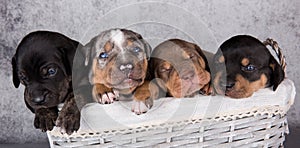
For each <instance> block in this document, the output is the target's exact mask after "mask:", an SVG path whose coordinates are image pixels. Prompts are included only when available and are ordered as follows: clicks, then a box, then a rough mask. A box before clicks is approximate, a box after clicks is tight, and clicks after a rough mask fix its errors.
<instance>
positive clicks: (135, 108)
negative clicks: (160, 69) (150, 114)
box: [131, 81, 159, 115]
mask: <svg viewBox="0 0 300 148" xmlns="http://www.w3.org/2000/svg"><path fill="white" fill-rule="evenodd" d="M158 97H159V87H158V86H157V85H156V84H155V83H152V82H150V81H145V82H144V83H143V84H142V85H141V86H139V87H138V88H137V89H136V90H135V92H134V99H133V104H132V109H131V110H132V112H134V113H135V114H137V115H139V114H142V113H146V112H147V111H148V110H149V109H150V108H151V107H152V106H153V101H154V100H155V99H157V98H158Z"/></svg>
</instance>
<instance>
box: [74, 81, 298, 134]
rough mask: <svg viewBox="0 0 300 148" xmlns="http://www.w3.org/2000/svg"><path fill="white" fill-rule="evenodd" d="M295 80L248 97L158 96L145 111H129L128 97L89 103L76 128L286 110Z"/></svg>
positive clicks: (100, 128) (121, 126) (122, 126)
mask: <svg viewBox="0 0 300 148" xmlns="http://www.w3.org/2000/svg"><path fill="white" fill-rule="evenodd" d="M295 94H296V92H295V87H294V83H293V82H292V81H291V80H289V79H285V80H284V81H283V82H282V83H281V84H280V85H279V87H278V89H277V90H276V91H275V92H274V91H272V90H271V88H265V89H261V90H259V91H257V92H255V93H254V94H253V96H252V97H250V98H244V99H232V98H229V97H223V96H202V95H197V96H196V97H193V98H181V99H174V98H161V99H159V100H155V101H154V106H153V107H152V108H151V109H150V110H149V111H148V112H147V113H145V114H142V115H135V114H134V113H133V112H131V103H132V102H130V101H128V102H124V101H119V102H114V103H113V104H108V105H101V104H97V103H92V104H88V105H87V106H85V108H84V109H83V110H82V119H81V128H80V130H79V132H87V131H90V132H91V131H92V132H93V131H95V132H96V131H109V130H112V129H114V130H117V129H128V128H137V127H143V126H147V125H149V126H151V125H159V124H166V123H176V122H180V121H187V120H192V119H199V118H200V119H211V118H213V119H216V120H220V119H224V118H228V117H230V118H234V117H235V116H234V115H236V116H242V115H243V114H247V115H253V114H258V113H260V112H262V113H272V112H274V109H272V108H274V107H276V110H279V111H276V112H277V113H278V114H285V113H286V111H287V110H288V109H289V107H290V105H292V104H293V102H294V98H295Z"/></svg>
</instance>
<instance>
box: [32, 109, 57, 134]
mask: <svg viewBox="0 0 300 148" xmlns="http://www.w3.org/2000/svg"><path fill="white" fill-rule="evenodd" d="M57 116H58V109H57V107H53V108H39V109H36V110H35V118H34V127H35V128H37V129H41V130H42V132H46V131H47V130H49V131H51V130H52V129H53V127H54V126H55V121H56V119H57Z"/></svg>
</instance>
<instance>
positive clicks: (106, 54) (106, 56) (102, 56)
mask: <svg viewBox="0 0 300 148" xmlns="http://www.w3.org/2000/svg"><path fill="white" fill-rule="evenodd" d="M99 58H100V59H106V58H108V53H106V52H102V53H100V55H99Z"/></svg>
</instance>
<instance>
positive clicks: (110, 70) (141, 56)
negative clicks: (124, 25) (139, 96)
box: [85, 29, 151, 93]
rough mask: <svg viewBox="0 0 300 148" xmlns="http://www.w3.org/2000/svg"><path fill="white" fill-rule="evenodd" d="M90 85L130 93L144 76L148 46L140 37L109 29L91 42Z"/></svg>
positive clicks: (89, 45)
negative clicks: (98, 85)
mask: <svg viewBox="0 0 300 148" xmlns="http://www.w3.org/2000/svg"><path fill="white" fill-rule="evenodd" d="M85 48H88V49H86V50H87V51H91V53H88V54H87V56H89V55H91V56H92V71H91V75H90V82H91V83H92V84H95V83H100V84H104V85H105V86H106V87H108V88H114V89H116V90H119V91H122V92H123V93H131V92H132V91H133V90H134V89H135V88H136V87H137V86H140V85H141V84H142V83H143V82H144V79H145V77H146V72H147V65H148V61H147V59H148V57H149V54H150V52H151V48H150V45H149V44H148V43H147V42H146V41H144V40H143V38H142V37H141V35H139V34H137V33H135V32H133V31H130V30H126V29H111V30H107V31H104V32H102V33H101V34H100V35H99V36H97V37H95V38H94V39H92V41H91V42H90V43H88V44H87V45H86V46H85Z"/></svg>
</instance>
